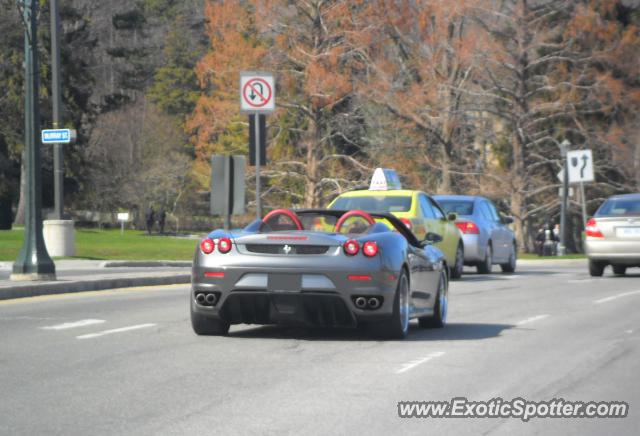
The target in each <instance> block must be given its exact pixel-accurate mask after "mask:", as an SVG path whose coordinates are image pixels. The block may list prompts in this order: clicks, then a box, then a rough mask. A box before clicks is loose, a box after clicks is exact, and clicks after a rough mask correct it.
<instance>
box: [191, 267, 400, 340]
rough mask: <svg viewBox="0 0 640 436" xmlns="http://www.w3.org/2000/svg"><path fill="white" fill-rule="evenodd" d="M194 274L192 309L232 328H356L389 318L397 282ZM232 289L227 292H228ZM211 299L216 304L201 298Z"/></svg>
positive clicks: (381, 277) (380, 277)
mask: <svg viewBox="0 0 640 436" xmlns="http://www.w3.org/2000/svg"><path fill="white" fill-rule="evenodd" d="M198 270H200V269H199V268H197V269H196V271H195V272H194V281H193V284H192V292H191V309H192V310H193V311H194V312H196V313H198V314H200V315H204V316H207V317H211V318H217V319H221V320H223V321H226V322H228V323H230V324H287V325H308V326H333V327H355V326H356V325H358V324H359V323H362V322H367V321H373V320H376V321H377V320H379V319H381V318H386V317H389V316H391V315H392V313H393V300H394V298H393V297H394V295H395V289H396V285H397V276H396V275H394V274H392V273H383V272H380V271H377V272H368V273H366V272H359V273H355V274H347V273H346V272H344V271H343V272H340V273H336V272H332V273H330V274H317V273H315V274H300V272H299V271H294V270H289V271H287V272H286V273H282V272H280V271H278V272H273V271H272V272H260V271H256V270H255V269H253V268H252V269H251V270H250V271H242V270H238V269H235V268H234V269H232V270H230V269H227V270H226V271H225V275H224V278H215V277H213V278H207V279H203V280H195V279H196V278H197V277H204V272H205V270H204V269H202V270H200V271H198ZM228 286H231V287H232V288H231V289H228V288H227V287H228ZM210 294H213V295H215V303H214V304H207V303H206V302H204V301H205V297H206V296H207V295H210Z"/></svg>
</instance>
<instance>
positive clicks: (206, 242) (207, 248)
mask: <svg viewBox="0 0 640 436" xmlns="http://www.w3.org/2000/svg"><path fill="white" fill-rule="evenodd" d="M215 248H216V244H215V243H214V242H213V240H212V239H210V238H206V239H203V240H202V241H201V242H200V250H202V252H203V253H204V254H211V253H213V250H214V249H215Z"/></svg>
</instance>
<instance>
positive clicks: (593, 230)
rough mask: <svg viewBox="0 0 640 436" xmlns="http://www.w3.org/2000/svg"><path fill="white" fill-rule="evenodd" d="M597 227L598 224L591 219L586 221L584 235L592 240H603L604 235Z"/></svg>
mask: <svg viewBox="0 0 640 436" xmlns="http://www.w3.org/2000/svg"><path fill="white" fill-rule="evenodd" d="M597 225H598V223H597V222H596V220H595V219H593V218H591V219H590V220H589V221H587V226H586V228H585V232H584V234H585V235H586V236H590V237H592V238H604V235H603V234H602V232H601V231H600V229H598V227H597Z"/></svg>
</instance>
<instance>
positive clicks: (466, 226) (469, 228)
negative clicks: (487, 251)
mask: <svg viewBox="0 0 640 436" xmlns="http://www.w3.org/2000/svg"><path fill="white" fill-rule="evenodd" d="M456 226H457V227H458V228H459V229H460V231H461V232H462V233H464V234H465V235H477V234H479V233H480V229H478V226H477V225H476V223H474V222H473V221H458V222H456Z"/></svg>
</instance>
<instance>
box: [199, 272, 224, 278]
mask: <svg viewBox="0 0 640 436" xmlns="http://www.w3.org/2000/svg"><path fill="white" fill-rule="evenodd" d="M204 276H205V277H215V278H218V279H219V278H223V277H224V272H222V271H207V272H205V273H204Z"/></svg>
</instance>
